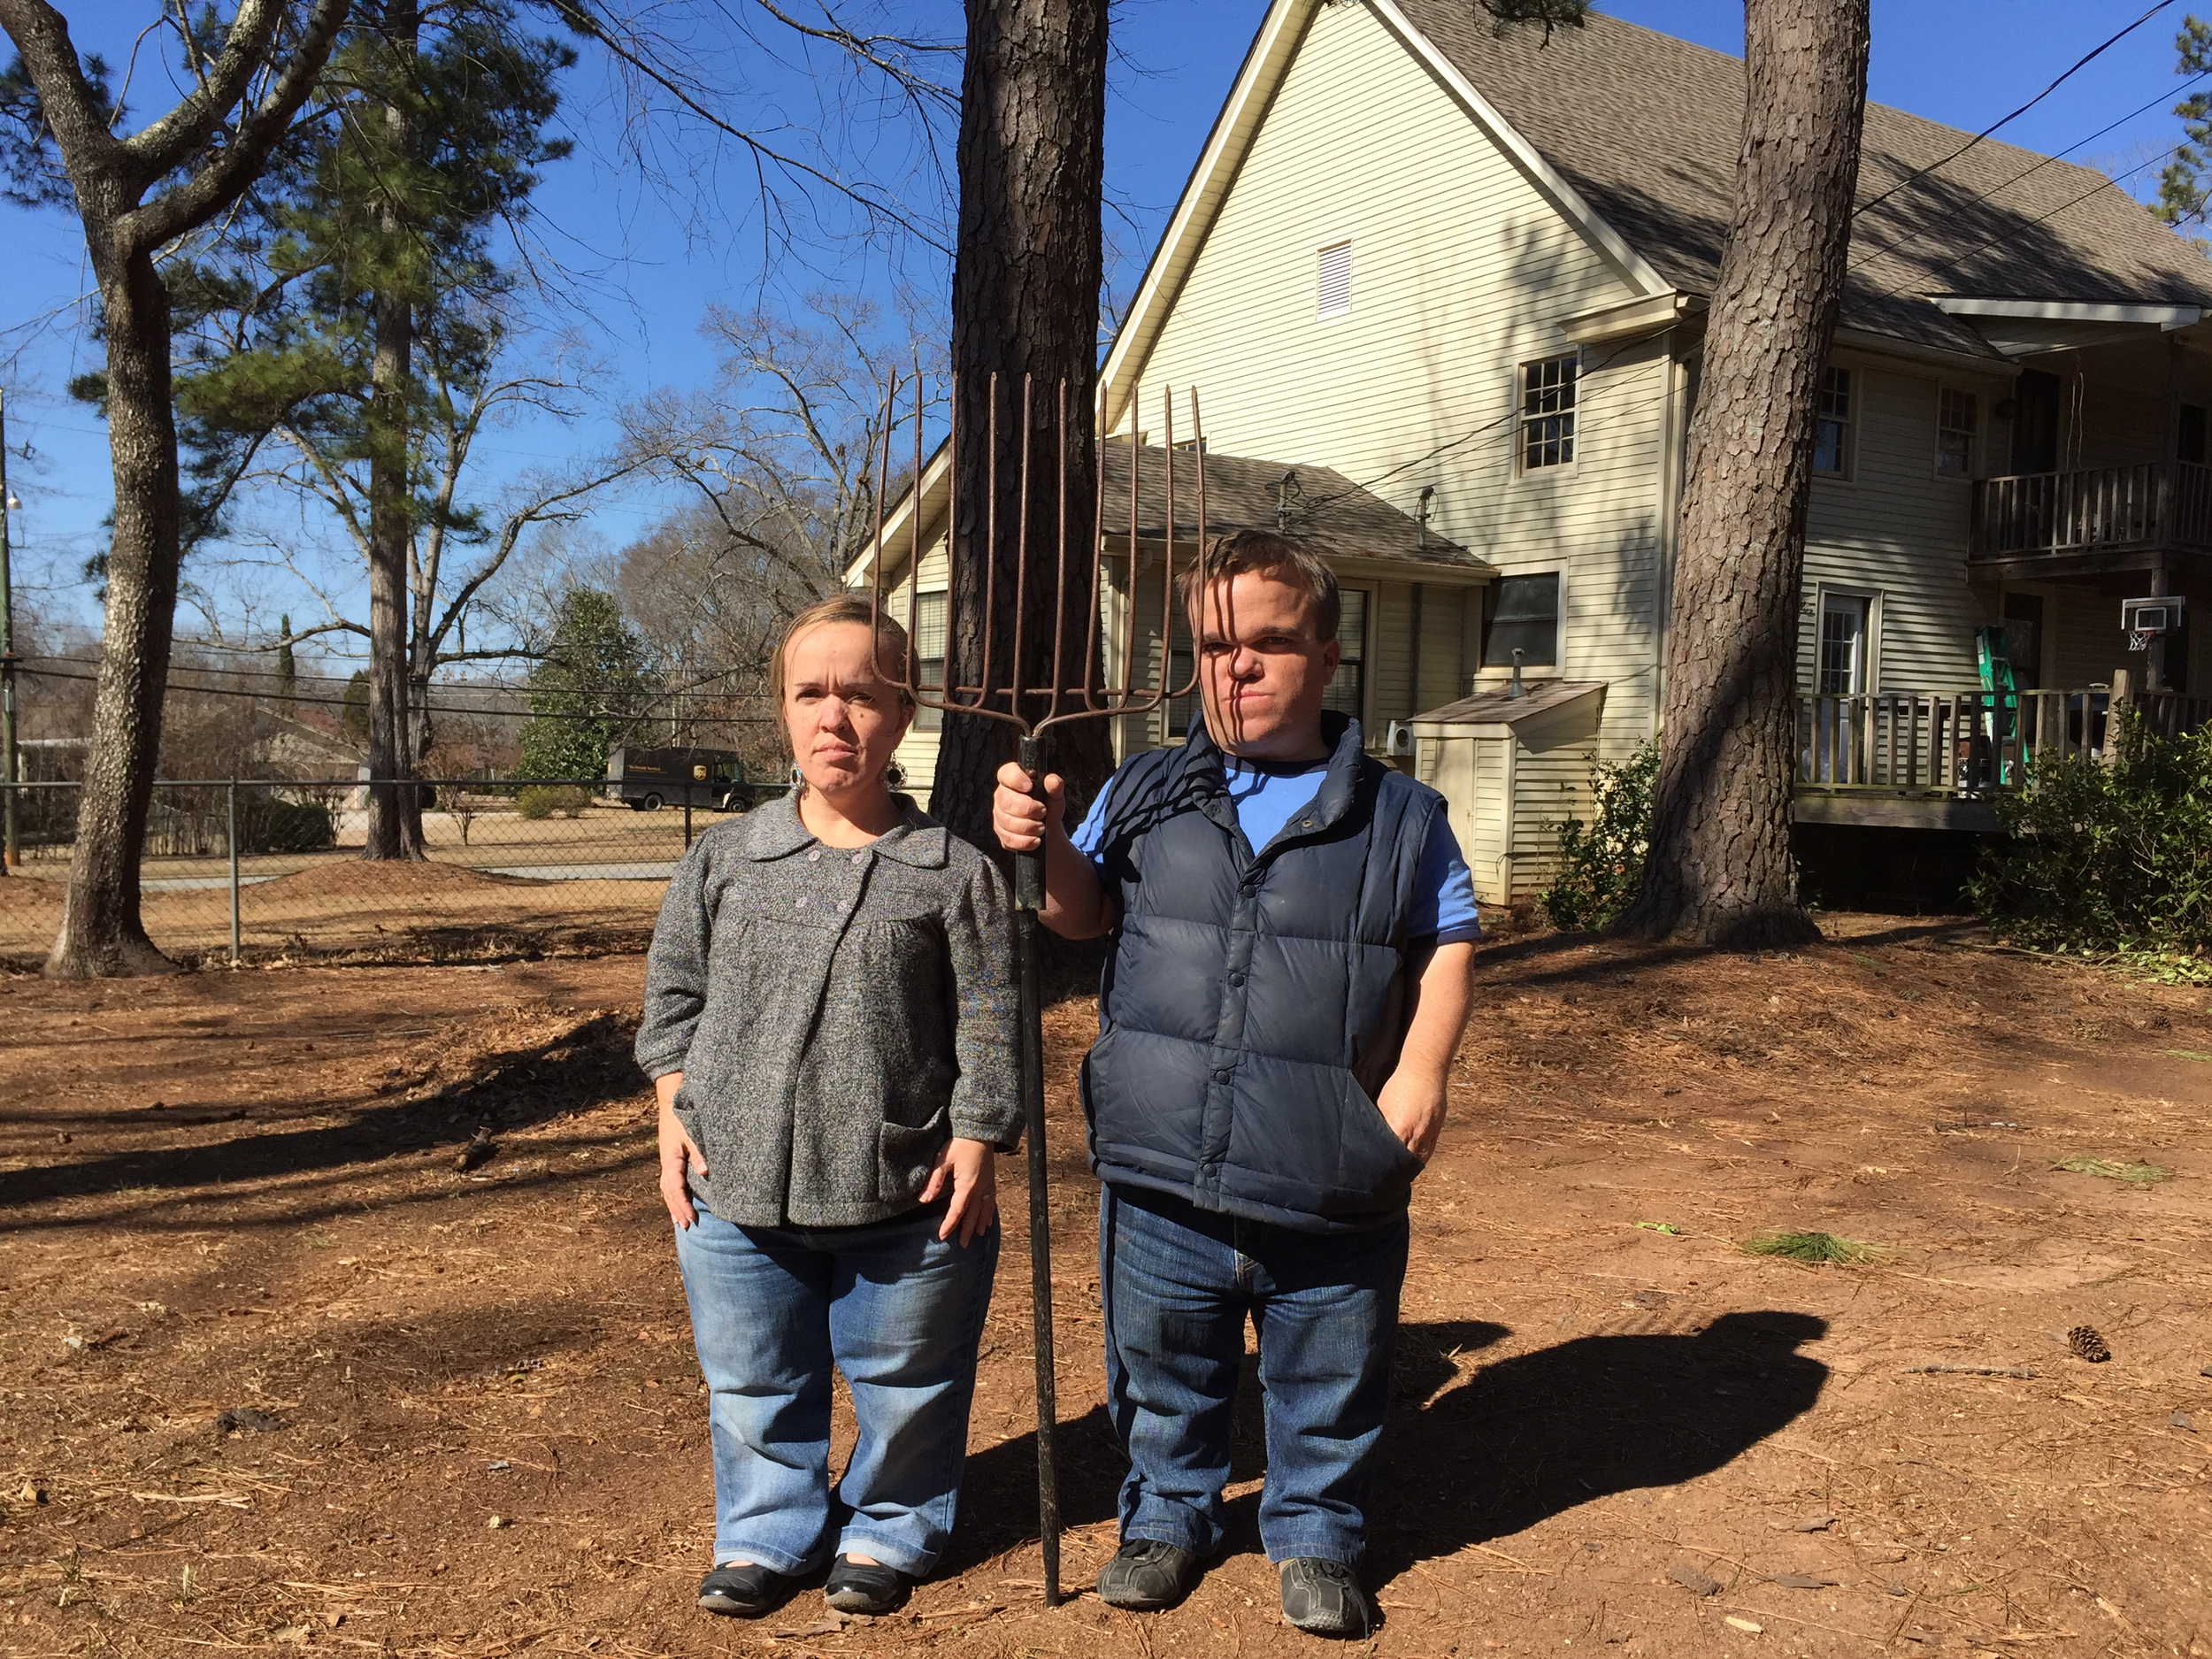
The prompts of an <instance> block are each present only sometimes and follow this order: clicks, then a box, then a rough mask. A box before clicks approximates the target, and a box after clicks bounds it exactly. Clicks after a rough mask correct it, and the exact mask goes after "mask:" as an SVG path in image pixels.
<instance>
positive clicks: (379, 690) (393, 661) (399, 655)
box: [361, 6, 423, 859]
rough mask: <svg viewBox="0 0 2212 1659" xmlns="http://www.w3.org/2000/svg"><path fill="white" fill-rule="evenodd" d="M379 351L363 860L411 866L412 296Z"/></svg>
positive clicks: (374, 377)
mask: <svg viewBox="0 0 2212 1659" xmlns="http://www.w3.org/2000/svg"><path fill="white" fill-rule="evenodd" d="M387 15H388V24H387V34H388V50H390V52H391V54H392V57H393V60H394V61H393V64H392V65H391V71H390V72H391V73H393V74H394V75H396V76H402V77H406V76H411V75H412V73H413V67H412V61H413V58H414V56H415V42H416V40H417V37H418V35H419V31H420V27H421V25H420V19H419V18H418V17H417V15H416V14H415V12H414V10H413V8H412V7H411V6H396V7H394V8H393V9H392V11H391V12H389V13H388V14H387ZM384 125H385V137H386V142H388V144H389V145H390V147H391V150H392V151H393V153H394V154H395V155H396V156H399V157H404V156H405V155H406V154H407V153H408V150H409V139H410V134H409V133H408V131H407V116H406V112H405V111H403V110H402V109H401V108H400V107H399V106H398V105H396V104H391V105H388V106H387V107H386V109H385V111H384ZM382 229H383V240H384V243H385V247H384V250H383V252H384V258H383V262H382V263H383V265H384V269H385V272H386V273H387V278H388V280H390V277H391V273H392V272H393V270H394V267H395V266H398V265H405V264H409V263H411V262H406V261H403V260H401V259H400V258H399V257H397V250H398V244H399V242H400V239H401V237H402V236H403V234H405V232H404V227H403V226H402V225H401V224H400V222H399V215H398V212H397V211H396V208H395V207H393V206H392V205H391V204H386V206H385V208H384V213H383V227H382ZM371 312H372V315H371V326H373V328H374V329H375V331H376V353H375V357H374V358H373V361H372V364H371V367H370V377H369V384H370V390H369V419H368V450H369V776H370V777H371V778H372V779H373V780H393V781H384V782H379V783H374V784H373V785H372V787H370V790H369V823H368V833H367V836H366V838H365V842H364V844H363V847H362V852H361V856H363V857H364V858H369V859H411V858H420V857H421V856H423V841H422V795H421V792H420V791H419V790H418V789H415V788H413V787H410V786H408V785H405V784H403V783H401V782H399V781H396V780H402V779H411V778H412V777H413V776H414V775H415V746H414V741H413V736H414V733H413V722H412V721H411V719H410V718H409V713H408V701H409V699H408V683H407V682H408V676H407V667H408V662H407V658H408V651H407V642H408V620H409V617H408V612H409V608H410V600H411V591H410V584H409V582H408V580H407V573H408V572H407V566H408V556H409V554H410V553H411V551H412V550H413V548H414V513H413V511H412V505H413V488H412V480H411V478H410V477H409V469H408V459H409V457H410V455H411V452H412V449H413V447H414V446H413V442H412V439H413V436H414V432H413V419H414V408H413V399H412V398H411V396H410V395H409V391H410V388H409V379H410V376H411V373H412V370H413V353H414V326H415V318H414V310H413V306H412V304H411V302H410V300H409V298H408V296H406V295H405V294H404V293H399V292H395V291H393V288H391V287H387V288H383V289H380V291H378V292H377V293H376V295H375V296H374V297H373V300H372V303H371Z"/></svg>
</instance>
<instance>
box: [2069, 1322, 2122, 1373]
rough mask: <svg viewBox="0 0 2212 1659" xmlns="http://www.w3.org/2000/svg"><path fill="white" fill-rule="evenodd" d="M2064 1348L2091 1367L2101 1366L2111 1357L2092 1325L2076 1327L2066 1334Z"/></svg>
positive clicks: (2103, 1341) (2110, 1351) (2110, 1352)
mask: <svg viewBox="0 0 2212 1659" xmlns="http://www.w3.org/2000/svg"><path fill="white" fill-rule="evenodd" d="M2066 1346H2067V1347H2068V1348H2072V1349H2073V1350H2074V1352H2075V1353H2076V1354H2077V1355H2078V1356H2080V1357H2082V1358H2083V1359H2085V1360H2087V1361H2088V1362H2089V1363H2091V1364H2092V1365H2101V1364H2103V1363H2105V1361H2107V1360H2108V1359H2110V1358H2111V1357H2112V1350H2111V1349H2110V1348H2107V1347H2106V1346H2105V1340H2104V1338H2102V1337H2101V1336H2099V1335H2098V1334H2097V1331H2096V1327H2095V1326H2094V1325H2076V1326H2075V1327H2074V1328H2073V1329H2072V1330H2070V1331H2069V1332H2068V1333H2066Z"/></svg>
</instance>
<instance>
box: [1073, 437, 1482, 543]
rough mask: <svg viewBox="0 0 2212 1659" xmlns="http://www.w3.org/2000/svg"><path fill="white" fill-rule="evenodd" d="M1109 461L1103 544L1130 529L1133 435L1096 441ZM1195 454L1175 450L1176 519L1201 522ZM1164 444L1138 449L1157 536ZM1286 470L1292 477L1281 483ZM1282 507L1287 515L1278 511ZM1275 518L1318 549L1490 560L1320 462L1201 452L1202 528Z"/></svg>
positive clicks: (1140, 485) (1245, 525)
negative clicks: (1425, 528)
mask: <svg viewBox="0 0 2212 1659" xmlns="http://www.w3.org/2000/svg"><path fill="white" fill-rule="evenodd" d="M1099 449H1100V451H1101V453H1102V457H1103V458H1104V461H1105V465H1106V499H1105V512H1104V515H1103V517H1104V526H1105V533H1106V538H1107V541H1106V545H1107V549H1108V550H1109V551H1111V550H1112V548H1113V539H1114V538H1115V537H1116V536H1125V535H1127V534H1129V443H1128V440H1126V439H1125V438H1119V439H1117V438H1109V439H1107V440H1105V441H1104V442H1102V443H1101V444H1100V445H1099ZM1197 459H1198V457H1197V456H1196V455H1195V454H1194V453H1193V452H1191V451H1187V450H1185V451H1180V452H1179V453H1178V454H1177V455H1176V457H1175V522H1176V526H1177V528H1178V530H1179V531H1180V532H1181V533H1182V534H1186V535H1195V534H1197V530H1198V469H1197V465H1196V463H1197ZM1167 461H1168V452H1167V451H1166V450H1165V449H1161V448H1159V447H1158V446H1156V445H1153V444H1147V445H1145V446H1144V447H1143V448H1142V449H1139V450H1138V451H1137V534H1138V535H1139V536H1141V537H1147V538H1150V539H1152V540H1155V541H1157V540H1162V539H1164V536H1165V533H1166V525H1167V481H1168V480H1167ZM1286 474H1289V475H1290V477H1289V480H1288V481H1287V483H1286V476H1285V475H1286ZM1285 508H1287V510H1288V511H1287V518H1283V517H1280V516H1279V515H1280V514H1281V513H1282V512H1283V510H1284V509H1285ZM1277 528H1281V529H1283V530H1284V531H1286V533H1287V534H1290V535H1292V536H1294V537H1296V538H1297V539H1298V540H1299V541H1303V542H1304V543H1305V544H1306V545H1307V546H1308V547H1310V548H1311V549H1313V550H1314V551H1315V552H1317V553H1318V554H1320V555H1321V556H1322V557H1324V558H1372V559H1403V560H1406V561H1408V562H1409V563H1412V564H1419V565H1448V566H1452V567H1455V568H1457V569H1461V570H1466V571H1471V572H1483V571H1487V570H1488V569H1489V568H1490V567H1489V566H1488V565H1485V564H1484V563H1483V562H1482V561H1481V560H1480V559H1479V558H1477V557H1475V556H1474V555H1473V554H1471V553H1470V552H1469V551H1468V550H1467V549H1465V548H1463V547H1461V546H1459V545H1457V544H1456V543H1455V542H1451V541H1445V540H1443V539H1442V538H1441V537H1440V536H1438V535H1436V534H1429V535H1428V536H1426V537H1424V536H1423V535H1422V534H1421V526H1420V524H1419V522H1418V521H1417V520H1416V519H1414V518H1409V517H1408V516H1407V515H1406V514H1405V513H1403V512H1401V511H1399V510H1398V509H1397V508H1395V507H1394V506H1392V505H1391V504H1390V503H1388V502H1386V501H1385V500H1383V499H1382V497H1380V496H1379V495H1375V494H1373V493H1372V492H1371V491H1369V490H1365V489H1363V488H1360V486H1358V485H1357V484H1356V483H1354V482H1353V481H1352V480H1350V479H1348V478H1347V477H1345V476H1344V474H1343V473H1341V472H1335V471H1333V470H1332V469H1331V468H1329V467H1325V466H1312V465H1306V464H1304V463H1302V462H1301V463H1293V462H1286V461H1258V460H1253V459H1251V458H1249V457H1244V456H1236V455H1220V454H1216V453H1214V452H1212V451H1208V453H1207V456H1206V534H1209V535H1217V534H1221V533H1222V532H1223V531H1225V530H1241V529H1260V530H1273V529H1277Z"/></svg>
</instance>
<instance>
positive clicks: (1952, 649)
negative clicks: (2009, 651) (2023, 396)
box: [1798, 357, 2002, 692]
mask: <svg viewBox="0 0 2212 1659" xmlns="http://www.w3.org/2000/svg"><path fill="white" fill-rule="evenodd" d="M1839 362H1840V363H1842V364H1844V365H1846V366H1848V367H1850V368H1851V369H1852V371H1853V373H1854V374H1855V378H1856V385H1855V397H1856V399H1857V401H1858V404H1859V407H1858V410H1857V411H1856V413H1857V426H1858V430H1857V433H1856V434H1855V451H1856V452H1855V465H1854V466H1853V469H1852V477H1851V478H1850V480H1848V481H1843V480H1831V479H1824V478H1821V479H1816V480H1814V482H1813V490H1812V500H1811V503H1810V504H1809V508H1808V511H1807V514H1806V545H1805V587H1804V605H1803V609H1802V611H1801V613H1800V617H1801V626H1800V627H1799V630H1798V684H1799V685H1800V686H1801V687H1804V688H1806V689H1808V690H1809V689H1811V688H1812V687H1814V686H1815V685H1816V684H1817V683H1818V682H1817V658H1818V650H1819V628H1818V616H1819V603H1820V595H1821V592H1822V590H1823V588H1834V589H1839V590H1842V591H1846V592H1851V593H1864V594H1878V595H1880V596H1881V615H1880V618H1879V625H1878V626H1879V632H1878V636H1877V638H1876V640H1875V642H1874V662H1873V664H1872V668H1873V675H1872V680H1871V682H1870V688H1871V689H1874V690H1877V691H1887V692H1905V691H1938V692H1958V691H1969V690H1971V689H1973V688H1974V687H1976V686H1977V685H1978V684H1979V680H1978V677H1977V674H1976V669H1975V661H1974V631H1975V629H1977V628H1978V627H1980V626H1982V625H1983V624H1984V623H1985V621H1986V620H1987V619H1988V614H1989V608H1988V603H1987V601H1986V599H1985V597H1984V596H1981V595H1977V594H1976V593H1975V591H1974V590H1973V588H1971V587H1970V585H1969V583H1968V580H1967V573H1966V549H1967V534H1968V528H1969V526H1970V519H1971V515H1972V511H1973V490H1972V486H1971V485H1970V484H1969V483H1967V482H1966V481H1964V480H1959V479H1951V478H1939V477H1937V476H1936V472H1935V445H1936V410H1937V398H1938V393H1939V388H1941V387H1942V386H1944V385H1952V386H1960V387H1963V388H1968V389H1972V390H1975V391H1977V392H1978V393H1980V394H1981V395H1982V396H1983V398H1984V400H1985V406H1986V403H1987V401H1988V400H1989V398H1990V397H1991V396H1992V394H1993V392H1994V391H1995V390H1997V389H1998V388H1999V387H2001V384H2002V383H2001V382H1986V381H1981V380H1967V379H1963V378H1959V377H1954V378H1950V379H1945V378H1943V377H1940V376H1939V375H1937V374H1934V373H1913V372H1909V371H1905V370H1901V369H1900V368H1898V367H1897V366H1895V365H1893V364H1888V363H1884V362H1881V361H1880V360H1878V359H1876V360H1870V359H1866V358H1863V357H1839Z"/></svg>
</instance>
